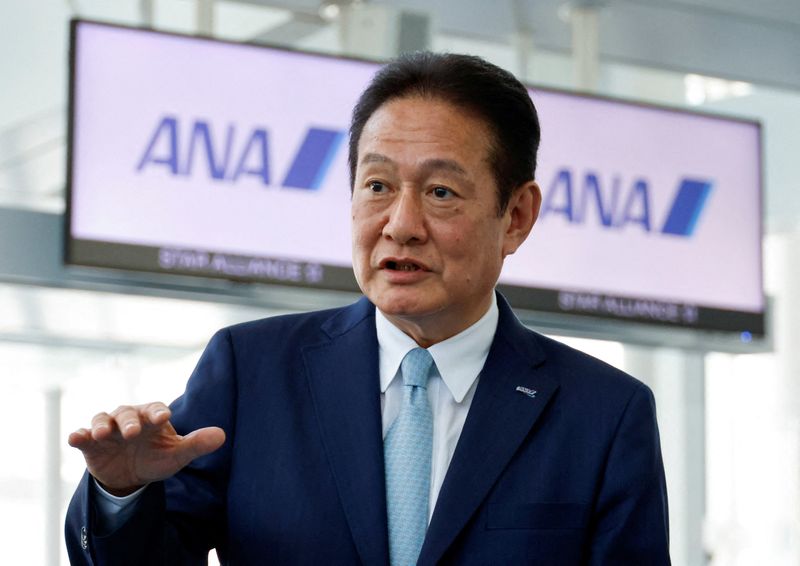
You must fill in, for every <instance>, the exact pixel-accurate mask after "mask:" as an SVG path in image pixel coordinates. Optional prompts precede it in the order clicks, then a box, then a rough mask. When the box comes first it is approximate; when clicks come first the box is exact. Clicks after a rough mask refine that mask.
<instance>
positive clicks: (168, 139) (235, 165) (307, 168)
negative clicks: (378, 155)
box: [136, 116, 344, 190]
mask: <svg viewBox="0 0 800 566" xmlns="http://www.w3.org/2000/svg"><path fill="white" fill-rule="evenodd" d="M181 131H182V128H181V127H180V122H179V119H178V118H176V117H174V116H165V117H164V118H162V119H161V121H160V122H159V123H158V124H157V125H156V127H155V129H154V130H153V134H152V135H151V136H150V141H149V142H148V143H147V146H146V147H145V149H144V151H143V153H142V156H141V158H140V159H139V162H138V165H137V166H136V171H137V172H140V173H141V172H142V171H143V170H144V169H146V168H152V167H158V168H161V169H162V170H164V169H166V171H168V172H169V173H170V174H172V175H182V176H192V175H194V174H207V175H209V176H210V177H211V178H212V179H214V180H217V181H225V182H230V183H235V182H237V181H238V180H239V179H241V178H242V177H244V176H249V177H256V178H257V179H259V180H260V182H261V183H263V184H264V185H269V184H270V177H271V170H270V165H269V163H270V162H269V135H268V132H267V130H266V129H265V128H261V127H256V128H252V129H251V130H250V131H249V132H247V133H246V134H245V135H241V134H237V128H236V126H235V125H234V124H228V127H227V128H226V130H225V135H224V136H223V137H222V138H221V139H215V138H214V136H213V135H212V129H211V126H210V124H209V123H208V122H207V121H205V120H195V121H194V122H192V123H191V124H190V125H189V128H187V129H185V130H183V131H188V132H189V134H188V138H183V139H182V138H181V136H180V132H181ZM343 139H344V132H343V131H340V130H328V129H324V128H309V130H308V131H307V132H306V135H305V138H304V139H303V142H302V143H301V144H300V148H299V149H298V150H297V153H296V154H295V156H294V159H293V160H292V164H291V165H290V166H289V169H288V171H287V172H286V174H285V175H284V177H283V181H282V182H281V186H283V187H291V188H296V189H310V190H316V189H318V188H319V187H320V185H321V184H322V181H323V179H324V178H325V175H326V173H327V172H328V168H329V167H330V164H331V161H333V157H334V156H335V155H336V151H337V150H338V149H339V146H340V145H341V142H342V140H343ZM197 162H200V163H203V162H204V163H205V167H203V166H200V167H199V170H198V171H196V170H195V166H196V165H197Z"/></svg>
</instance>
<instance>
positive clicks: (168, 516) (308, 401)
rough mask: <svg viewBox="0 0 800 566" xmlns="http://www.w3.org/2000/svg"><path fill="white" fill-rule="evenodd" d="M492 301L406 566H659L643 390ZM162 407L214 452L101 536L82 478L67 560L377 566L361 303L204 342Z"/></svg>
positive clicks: (372, 439) (367, 337) (657, 470)
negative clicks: (458, 420)
mask: <svg viewBox="0 0 800 566" xmlns="http://www.w3.org/2000/svg"><path fill="white" fill-rule="evenodd" d="M498 303H499V308H500V318H499V323H498V328H497V332H496V335H495V338H494V341H493V343H492V346H491V350H490V352H489V356H488V358H487V360H486V364H485V366H484V368H483V371H482V372H481V376H480V381H479V383H478V387H477V390H476V393H475V397H474V399H473V402H472V406H471V408H470V411H469V414H468V417H467V420H466V423H465V425H464V429H463V432H462V434H461V438H460V440H459V443H458V446H457V448H456V451H455V454H454V456H453V460H452V462H451V464H450V468H449V469H448V472H447V475H446V478H445V481H444V484H443V486H442V489H441V492H440V494H439V498H438V501H437V503H436V507H435V509H434V513H433V517H432V520H431V523H430V526H429V529H428V532H427V535H426V538H425V542H424V545H423V548H422V552H421V554H420V557H419V562H418V563H419V564H420V565H426V566H427V565H433V564H458V565H472V564H476V565H485V564H504V565H505V564H537V565H558V566H569V565H578V564H589V565H614V564H620V565H647V566H661V565H665V564H669V553H668V534H667V500H666V488H665V482H664V470H663V464H662V460H661V450H660V446H659V438H658V429H657V426H656V418H655V408H654V401H653V396H652V394H651V392H650V390H649V389H648V388H647V387H646V386H645V385H643V384H642V383H640V382H638V381H636V380H634V379H633V378H631V377H629V376H628V375H626V374H624V373H622V372H620V371H618V370H616V369H614V368H612V367H610V366H608V365H606V364H604V363H602V362H600V361H598V360H596V359H594V358H592V357H590V356H587V355H585V354H583V353H580V352H578V351H576V350H573V349H571V348H569V347H567V346H564V345H563V344H560V343H558V342H555V341H553V340H550V339H548V338H546V337H543V336H541V335H539V334H537V333H535V332H532V331H530V330H528V329H526V328H525V327H524V326H523V325H522V324H521V323H520V322H519V321H518V320H517V319H516V317H515V316H514V314H513V313H512V311H511V309H510V308H509V307H508V305H507V304H506V302H505V300H503V298H502V297H498ZM519 387H522V388H526V389H527V390H528V391H527V393H526V392H523V391H519V390H518V388H519ZM534 392H535V393H534ZM172 410H173V417H172V422H173V424H174V425H175V428H176V429H177V430H178V432H179V433H183V434H185V433H187V432H189V431H191V430H194V429H196V428H198V427H203V426H210V425H215V426H220V427H222V428H223V429H224V430H225V432H226V434H227V440H226V442H225V444H224V446H223V447H222V448H220V449H219V450H218V451H217V452H214V453H213V454H210V455H208V456H205V457H202V458H199V459H197V460H195V461H194V462H193V463H192V464H190V465H189V466H188V467H186V468H185V469H184V470H182V471H181V472H180V473H178V474H177V475H176V476H174V477H172V478H170V479H168V480H166V481H164V482H158V483H154V484H151V485H150V486H149V487H148V488H147V489H146V490H145V492H144V494H143V496H142V497H141V498H140V500H139V502H138V503H137V510H136V512H135V514H134V516H133V517H132V518H131V519H130V520H129V521H128V522H126V523H125V524H124V525H123V526H122V527H120V528H119V529H117V530H116V531H115V532H111V533H105V532H102V531H101V529H100V527H99V526H98V525H97V522H96V520H95V511H94V507H93V500H92V488H91V485H90V483H89V479H90V478H88V477H87V476H85V477H84V479H83V480H82V483H81V485H80V486H79V488H78V490H77V492H76V493H75V496H74V497H73V500H72V503H71V504H70V509H69V512H68V515H67V524H66V536H67V545H68V547H69V552H70V560H71V561H72V564H113V565H118V564H119V565H122V564H136V565H148V566H150V565H155V564H168V565H170V566H171V565H178V564H205V563H206V557H207V555H208V552H209V549H210V548H212V547H216V548H217V552H218V554H219V556H220V560H221V562H222V563H223V564H315V565H316V564H364V565H368V566H370V565H384V564H388V556H389V553H388V542H387V541H388V539H387V527H386V498H385V490H384V471H383V444H382V435H381V409H380V390H379V379H378V343H377V337H376V331H375V307H374V306H373V305H372V304H370V303H369V302H368V301H367V300H366V299H362V300H361V301H359V302H358V303H356V304H354V305H352V306H349V307H346V308H343V309H334V310H328V311H319V312H313V313H309V314H300V315H288V316H281V317H276V318H270V319H265V320H260V321H255V322H250V323H245V324H241V325H237V326H233V327H231V328H228V329H224V330H221V331H220V332H218V333H217V334H216V335H215V336H214V337H213V338H212V340H211V342H210V343H209V345H208V347H207V349H206V351H205V352H204V354H203V356H202V357H201V359H200V361H199V362H198V365H197V368H196V369H195V371H194V373H193V374H192V377H191V379H190V380H189V382H188V384H187V388H186V392H185V393H184V395H183V396H181V397H180V398H179V399H178V400H176V401H175V402H174V404H173V405H172Z"/></svg>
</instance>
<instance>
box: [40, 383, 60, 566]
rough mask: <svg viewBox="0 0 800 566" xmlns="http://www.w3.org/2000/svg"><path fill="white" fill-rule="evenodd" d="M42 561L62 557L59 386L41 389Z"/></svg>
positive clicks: (55, 565)
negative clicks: (43, 423)
mask: <svg viewBox="0 0 800 566" xmlns="http://www.w3.org/2000/svg"><path fill="white" fill-rule="evenodd" d="M44 419H45V420H44V422H45V425H44V426H45V429H44V451H45V453H44V528H43V533H44V541H43V542H44V556H45V560H44V563H45V564H48V565H49V566H58V564H59V561H60V559H61V520H62V519H61V518H62V512H61V388H60V387H59V386H58V385H55V384H54V385H51V386H48V388H47V389H45V392H44Z"/></svg>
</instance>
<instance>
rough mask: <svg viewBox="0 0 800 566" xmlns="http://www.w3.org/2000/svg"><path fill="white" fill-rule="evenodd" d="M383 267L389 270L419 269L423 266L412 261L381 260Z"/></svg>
mask: <svg viewBox="0 0 800 566" xmlns="http://www.w3.org/2000/svg"><path fill="white" fill-rule="evenodd" d="M382 267H383V268H384V269H388V270H390V271H421V270H423V269H424V267H423V266H422V265H420V264H418V263H416V262H413V261H399V260H392V259H390V260H387V261H385V262H383V266H382Z"/></svg>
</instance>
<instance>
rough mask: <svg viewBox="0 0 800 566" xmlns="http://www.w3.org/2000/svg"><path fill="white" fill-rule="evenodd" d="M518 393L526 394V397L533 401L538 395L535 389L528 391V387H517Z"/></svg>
mask: <svg viewBox="0 0 800 566" xmlns="http://www.w3.org/2000/svg"><path fill="white" fill-rule="evenodd" d="M517 391H519V392H520V393H524V394H525V395H527V396H528V397H530V398H531V399H533V398H534V397H536V393H537V392H536V390H535V389H528V388H527V387H522V386H521V385H518V386H517Z"/></svg>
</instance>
